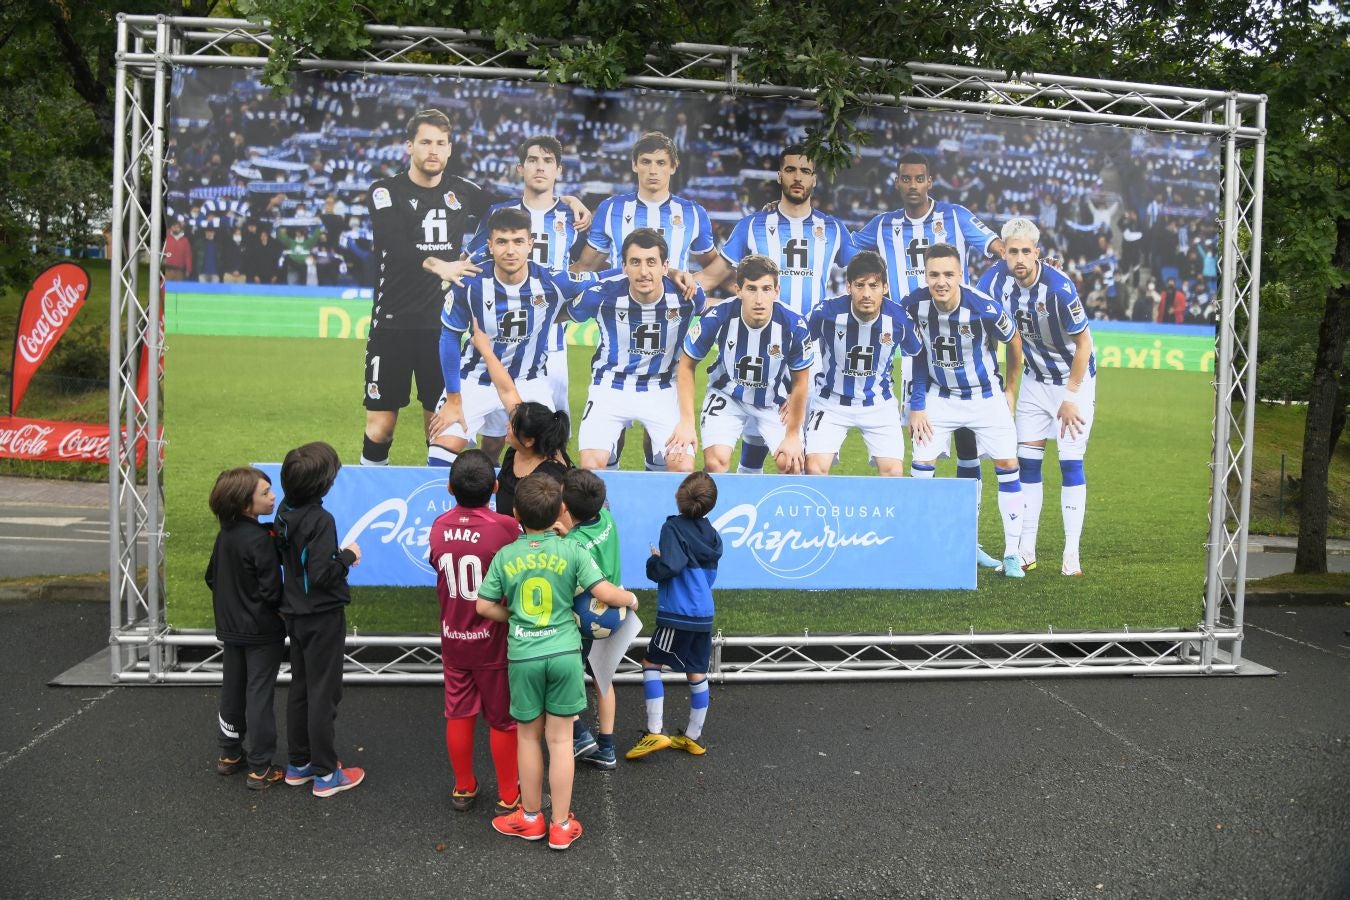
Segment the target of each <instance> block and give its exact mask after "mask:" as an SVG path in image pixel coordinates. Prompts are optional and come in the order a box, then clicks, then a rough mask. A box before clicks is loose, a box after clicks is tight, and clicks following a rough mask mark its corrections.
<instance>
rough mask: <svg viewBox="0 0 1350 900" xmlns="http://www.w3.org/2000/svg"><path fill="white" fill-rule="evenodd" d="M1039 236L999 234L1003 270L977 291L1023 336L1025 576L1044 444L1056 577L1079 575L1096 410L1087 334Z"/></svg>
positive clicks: (1029, 231)
mask: <svg viewBox="0 0 1350 900" xmlns="http://www.w3.org/2000/svg"><path fill="white" fill-rule="evenodd" d="M1040 239H1041V232H1040V229H1038V228H1037V227H1036V226H1035V224H1033V223H1032V222H1031V220H1030V219H1024V218H1016V219H1011V220H1009V221H1008V223H1007V224H1006V225H1004V226H1003V243H1004V245H1005V247H1006V249H1005V250H1004V257H1003V262H1001V263H998V264H997V265H995V266H994V267H993V268H992V269H990V270H989V271H988V272H987V273H985V276H984V277H983V278H981V279H980V286H979V289H980V290H981V291H983V292H984V293H986V294H988V295H989V296H991V297H993V298H994V299H995V300H1001V301H1002V303H1003V305H1004V306H1005V307H1007V308H1008V310H1009V312H1011V313H1012V318H1013V321H1014V322H1015V323H1016V324H1017V330H1018V333H1020V334H1021V336H1022V340H1021V354H1020V355H1021V356H1022V357H1023V358H1024V361H1025V366H1024V368H1025V371H1026V376H1027V377H1026V378H1024V379H1023V380H1022V389H1021V391H1020V392H1019V393H1018V395H1017V458H1018V462H1019V463H1020V464H1021V472H1022V476H1021V478H1022V496H1023V498H1024V504H1025V507H1026V509H1025V512H1024V513H1023V515H1022V539H1021V547H1020V551H1019V555H1020V556H1021V560H1022V568H1023V569H1024V570H1030V569H1033V568H1035V567H1036V533H1037V531H1039V530H1040V519H1041V504H1042V501H1043V497H1044V486H1043V484H1042V482H1041V463H1042V462H1043V461H1044V459H1045V442H1046V440H1047V439H1051V438H1053V439H1054V441H1055V445H1056V447H1057V449H1058V451H1059V470H1060V474H1061V476H1062V477H1063V486H1062V487H1061V488H1060V512H1061V514H1062V515H1063V518H1064V558H1063V563H1062V565H1061V567H1060V572H1061V573H1062V574H1064V575H1082V574H1083V570H1082V566H1081V564H1080V563H1079V560H1078V553H1079V547H1078V545H1079V539H1080V538H1081V537H1082V534H1083V517H1084V513H1085V512H1086V507H1087V477H1086V476H1085V475H1084V474H1083V456H1084V454H1085V453H1086V451H1087V441H1088V435H1089V434H1090V433H1091V432H1092V418H1093V413H1094V412H1095V410H1096V405H1097V361H1096V359H1095V358H1094V356H1093V352H1092V332H1091V331H1090V330H1089V329H1088V319H1087V313H1086V312H1085V311H1084V309H1083V303H1082V301H1081V300H1080V299H1079V297H1078V290H1077V288H1075V287H1074V284H1073V282H1072V281H1071V280H1069V278H1068V276H1066V275H1065V274H1064V273H1062V272H1059V271H1056V270H1055V269H1053V268H1051V267H1050V266H1047V265H1043V264H1042V263H1041V261H1040V255H1041V251H1040V248H1039V247H1038V246H1037V245H1038V243H1039V241H1040ZM1018 356H1019V353H1018V351H1017V346H1016V345H1013V349H1012V351H1011V352H1010V353H1009V354H1008V376H1009V378H1014V377H1015V375H1016V367H1017V366H1018V365H1019V360H1018Z"/></svg>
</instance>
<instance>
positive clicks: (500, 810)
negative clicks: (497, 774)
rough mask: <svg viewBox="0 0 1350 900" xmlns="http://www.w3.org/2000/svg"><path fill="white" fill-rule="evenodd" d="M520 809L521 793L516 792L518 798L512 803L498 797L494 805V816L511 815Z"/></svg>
mask: <svg viewBox="0 0 1350 900" xmlns="http://www.w3.org/2000/svg"><path fill="white" fill-rule="evenodd" d="M518 809H520V794H516V799H514V800H512V801H511V802H510V803H507V802H506V801H505V800H503V799H502V798H500V797H498V798H497V802H496V804H494V805H493V807H492V814H493V815H494V816H509V815H511V813H513V812H515V811H516V810H518Z"/></svg>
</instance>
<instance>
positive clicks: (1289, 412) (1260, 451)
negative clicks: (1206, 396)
mask: <svg viewBox="0 0 1350 900" xmlns="http://www.w3.org/2000/svg"><path fill="white" fill-rule="evenodd" d="M1239 412H1240V411H1239ZM1307 413H1308V407H1306V406H1302V405H1299V406H1284V405H1280V404H1274V403H1262V404H1260V405H1258V406H1257V408H1256V423H1257V424H1256V436H1257V439H1256V442H1255V444H1254V445H1253V449H1252V510H1251V520H1250V523H1249V528H1248V530H1249V531H1250V532H1251V533H1252V534H1285V535H1296V534H1298V519H1299V514H1298V501H1299V474H1300V473H1301V471H1302V469H1303V423H1304V421H1305V419H1306V418H1307ZM1281 457H1283V458H1284V473H1285V483H1284V496H1283V497H1281V495H1280V461H1281ZM1327 482H1328V484H1327V502H1328V506H1329V509H1328V515H1327V534H1328V535H1329V536H1330V537H1338V538H1350V502H1348V501H1350V440H1348V439H1347V438H1345V437H1342V438H1341V440H1340V442H1339V443H1338V444H1337V446H1336V453H1335V454H1334V456H1333V458H1332V460H1331V471H1330V473H1329V475H1328V477H1327Z"/></svg>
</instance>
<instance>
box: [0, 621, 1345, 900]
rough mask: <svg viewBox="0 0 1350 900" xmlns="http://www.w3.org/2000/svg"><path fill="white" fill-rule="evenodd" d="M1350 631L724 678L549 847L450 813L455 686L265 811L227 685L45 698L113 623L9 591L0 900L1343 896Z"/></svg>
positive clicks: (360, 724)
mask: <svg viewBox="0 0 1350 900" xmlns="http://www.w3.org/2000/svg"><path fill="white" fill-rule="evenodd" d="M1347 629H1350V608H1347V607H1346V606H1344V605H1339V606H1334V605H1333V606H1307V607H1285V608H1280V607H1276V606H1261V607H1257V608H1254V609H1250V610H1249V623H1248V635H1249V636H1248V641H1247V644H1246V649H1247V652H1248V653H1249V654H1250V655H1251V656H1252V657H1253V658H1255V659H1259V660H1260V661H1261V662H1263V663H1265V664H1266V665H1269V666H1272V667H1274V668H1275V669H1277V670H1279V671H1280V672H1282V673H1283V674H1282V675H1280V676H1278V677H1265V678H1261V677H1246V678H1242V677H1210V678H1185V677H1144V678H1119V677H1116V678H1110V677H1090V678H1072V679H1056V678H1049V677H1041V678H1028V679H1019V680H983V681H937V682H932V681H929V682H921V683H898V684H897V683H857V684H794V685H782V686H777V685H739V686H731V687H728V686H716V687H714V688H713V697H712V706H711V712H710V715H709V719H708V730H707V732H706V737H707V743H708V745H709V752H708V754H707V755H706V756H704V757H701V758H696V757H691V756H688V755H685V754H682V753H679V752H678V751H665V752H663V753H659V754H656V755H655V756H653V757H651V758H650V759H648V760H644V761H641V762H636V763H622V762H621V764H620V766H619V769H618V770H617V771H616V772H613V773H609V774H605V773H600V772H597V771H593V770H590V769H584V770H582V771H579V772H578V778H577V792H576V799H575V801H574V804H573V806H574V809H575V810H576V813H577V815H578V817H579V818H580V819H581V821H582V823H583V824H584V827H585V834H584V835H583V836H582V838H581V839H580V840H579V841H578V843H577V844H576V845H575V846H574V847H573V848H572V849H571V850H569V851H567V852H566V853H565V854H560V853H555V852H550V851H549V850H547V849H546V848H545V847H543V846H540V845H537V844H527V843H525V842H523V841H520V840H518V839H512V838H505V837H502V836H500V835H497V834H496V833H494V832H493V831H492V830H491V828H490V827H489V818H490V813H489V812H488V804H487V803H485V804H484V807H483V808H480V809H477V810H474V811H472V812H470V813H467V814H461V813H455V812H453V811H452V810H451V809H450V803H449V799H450V797H449V793H450V775H449V768H448V764H447V763H446V760H445V751H444V746H443V743H442V740H443V724H442V723H443V719H442V718H441V716H442V707H441V698H440V692H439V690H438V689H437V688H434V687H366V686H349V687H348V688H347V691H346V696H345V698H344V699H343V702H342V706H341V710H340V718H339V720H338V738H339V748H340V752H341V755H342V757H343V759H344V760H345V761H347V762H348V764H349V765H361V766H364V767H365V768H366V769H367V771H368V775H367V780H366V783H365V784H363V785H361V786H360V787H358V788H357V789H355V790H353V791H350V792H348V793H345V794H340V795H338V796H336V797H333V798H330V799H326V800H320V799H317V798H314V797H313V796H311V795H310V794H309V793H308V792H307V791H305V790H304V789H298V788H288V787H286V786H284V785H281V786H278V787H275V788H273V789H271V790H269V791H266V792H263V793H253V792H250V791H248V790H245V788H244V784H243V779H242V776H235V777H232V778H222V777H220V776H218V775H216V774H215V772H214V768H213V762H214V758H215V747H214V722H215V692H214V690H212V689H208V688H198V687H155V688H147V687H107V688H102V687H99V688H89V687H85V688H53V687H48V686H47V681H48V680H49V679H51V678H54V677H55V676H56V675H58V674H59V673H60V672H62V671H64V670H65V669H66V668H68V667H69V666H72V665H74V664H75V663H77V662H79V661H80V660H82V659H84V658H85V657H87V656H88V655H90V654H91V653H93V652H94V651H96V650H98V649H99V648H100V647H101V646H103V643H104V641H105V640H106V634H107V621H106V610H105V608H104V607H103V605H102V604H97V603H93V604H90V603H59V602H58V603H37V602H31V601H12V602H5V603H0V632H2V633H4V634H6V635H8V636H9V637H10V640H9V641H8V642H7V645H8V646H7V652H6V653H4V654H3V655H0V674H2V675H3V677H4V679H5V682H6V690H5V691H4V692H3V694H0V796H3V797H4V812H3V813H0V817H2V818H0V821H3V827H0V860H2V861H3V862H2V863H0V896H4V897H6V898H15V897H62V898H75V897H112V896H133V897H224V896H232V897H237V896H248V895H268V896H293V897H323V898H327V900H332V898H341V897H432V896H456V897H461V896H462V897H475V898H493V897H519V896H525V895H529V894H533V895H543V894H545V893H548V894H552V895H555V896H577V895H579V896H583V897H604V898H609V897H614V898H627V897H634V898H644V900H647V898H665V897H671V898H676V897H686V898H704V897H735V898H757V897H765V898H785V897H787V898H795V897H806V898H814V897H850V898H851V897H1000V898H1001V897H1251V898H1265V897H1300V898H1302V897H1344V896H1350V704H1347V703H1346V697H1347V696H1350V693H1348V692H1347V688H1350V636H1347ZM283 693H284V690H283ZM619 709H620V720H619V721H620V732H621V739H627V738H629V737H631V736H632V735H633V734H635V732H636V731H637V728H638V725H639V723H640V722H641V720H642V712H641V710H642V700H641V695H640V693H639V692H638V691H637V690H636V689H635V688H628V687H625V688H621V691H620V705H619ZM685 709H686V707H685V696H684V693H683V691H680V690H678V689H675V690H672V691H671V692H670V694H669V696H668V712H669V722H670V724H671V725H672V726H674V727H678V726H679V725H681V724H683V717H684V713H685ZM278 710H279V713H280V711H281V710H284V702H282V698H280V697H279V698H278ZM283 743H284V740H283ZM279 755H284V749H283V750H282V751H281V753H280V754H279ZM478 772H479V776H480V778H482V779H484V781H485V782H486V783H488V784H490V782H491V767H490V763H489V761H488V758H487V754H486V751H485V749H483V750H482V752H480V753H479V758H478Z"/></svg>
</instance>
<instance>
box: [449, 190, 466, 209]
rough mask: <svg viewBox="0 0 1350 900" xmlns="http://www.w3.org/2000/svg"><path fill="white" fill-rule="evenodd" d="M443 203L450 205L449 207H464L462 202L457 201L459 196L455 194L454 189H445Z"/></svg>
mask: <svg viewBox="0 0 1350 900" xmlns="http://www.w3.org/2000/svg"><path fill="white" fill-rule="evenodd" d="M445 205H446V206H448V207H450V208H451V209H463V208H464V204H462V203H460V202H459V198H458V197H456V196H455V192H454V191H446V192H445Z"/></svg>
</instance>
